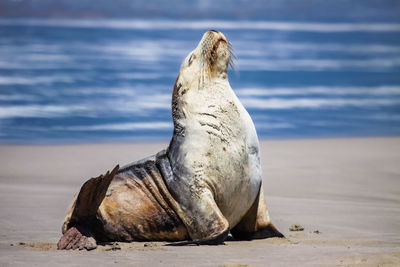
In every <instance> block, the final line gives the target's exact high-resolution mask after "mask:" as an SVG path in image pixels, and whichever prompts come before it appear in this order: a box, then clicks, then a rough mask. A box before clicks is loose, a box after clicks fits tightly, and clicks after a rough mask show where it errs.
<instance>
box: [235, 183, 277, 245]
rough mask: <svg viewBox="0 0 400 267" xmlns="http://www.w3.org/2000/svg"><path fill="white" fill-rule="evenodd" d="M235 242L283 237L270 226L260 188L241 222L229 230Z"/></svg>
mask: <svg viewBox="0 0 400 267" xmlns="http://www.w3.org/2000/svg"><path fill="white" fill-rule="evenodd" d="M231 234H232V235H233V237H234V238H235V239H237V240H251V239H263V238H269V237H284V235H283V234H282V233H281V232H279V231H278V229H276V227H275V226H274V225H273V224H272V222H271V220H270V218H269V215H268V210H267V206H266V204H265V199H264V193H263V189H262V186H260V191H259V193H258V195H257V198H256V200H255V201H254V203H253V205H252V206H251V208H250V209H249V211H248V212H247V213H246V215H245V216H244V217H243V218H242V220H241V221H240V222H239V223H238V224H237V225H236V226H235V227H234V228H233V229H232V230H231Z"/></svg>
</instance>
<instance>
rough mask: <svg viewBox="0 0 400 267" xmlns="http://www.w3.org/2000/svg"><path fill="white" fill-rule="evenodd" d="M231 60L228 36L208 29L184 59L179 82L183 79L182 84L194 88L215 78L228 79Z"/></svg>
mask: <svg viewBox="0 0 400 267" xmlns="http://www.w3.org/2000/svg"><path fill="white" fill-rule="evenodd" d="M230 62H231V52H230V44H229V42H228V40H227V39H226V37H225V36H224V35H223V34H222V33H221V32H218V31H215V30H210V31H207V32H206V33H204V35H203V37H202V39H201V40H200V42H199V44H198V45H197V47H196V48H195V49H194V50H193V51H192V52H190V53H189V54H188V55H187V57H186V58H185V59H184V60H183V62H182V65H181V69H180V72H179V76H178V78H177V82H179V80H181V81H180V82H181V83H182V84H185V85H187V86H189V88H194V87H202V86H203V85H204V84H205V83H207V82H208V81H212V80H215V79H227V78H228V75H227V72H228V66H229V64H230Z"/></svg>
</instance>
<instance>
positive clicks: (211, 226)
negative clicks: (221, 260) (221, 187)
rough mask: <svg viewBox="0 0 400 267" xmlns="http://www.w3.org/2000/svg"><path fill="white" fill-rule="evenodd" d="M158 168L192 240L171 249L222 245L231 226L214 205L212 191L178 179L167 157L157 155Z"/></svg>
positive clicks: (179, 243) (174, 206)
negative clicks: (181, 246)
mask: <svg viewBox="0 0 400 267" xmlns="http://www.w3.org/2000/svg"><path fill="white" fill-rule="evenodd" d="M157 164H158V166H159V168H160V171H161V173H162V174H163V177H164V180H165V182H166V185H167V187H168V189H169V191H170V193H171V195H172V198H173V199H174V201H171V203H170V205H171V206H172V207H173V208H174V210H175V212H176V213H177V214H178V216H179V217H180V219H181V220H182V222H183V223H184V225H185V226H186V229H187V231H188V234H189V236H190V238H191V239H192V240H191V241H183V242H178V243H171V245H174V244H175V245H190V244H197V245H202V244H204V245H211V244H213V245H217V244H222V243H223V242H224V240H225V239H226V237H227V236H228V233H229V223H228V221H227V219H226V218H225V217H224V215H222V212H221V211H220V210H219V208H218V206H217V204H216V203H215V200H214V196H213V194H212V192H211V191H210V189H209V188H208V187H207V186H206V185H204V184H199V183H198V184H196V183H194V182H193V183H192V180H190V179H184V178H182V177H179V176H178V175H176V173H174V172H173V171H172V169H171V165H170V161H169V159H168V158H167V156H166V155H165V154H164V155H158V160H157Z"/></svg>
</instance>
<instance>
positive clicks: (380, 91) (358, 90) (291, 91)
mask: <svg viewBox="0 0 400 267" xmlns="http://www.w3.org/2000/svg"><path fill="white" fill-rule="evenodd" d="M235 93H236V94H237V95H238V96H243V97H246V96H268V97H270V96H290V95H310V94H319V95H360V96H366V95H373V96H387V95H400V87H398V86H378V87H358V86H357V87H354V86H349V87H335V86H332V87H330V86H310V87H294V88H293V87H271V88H242V89H238V90H235Z"/></svg>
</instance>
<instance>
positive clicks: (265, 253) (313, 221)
mask: <svg viewBox="0 0 400 267" xmlns="http://www.w3.org/2000/svg"><path fill="white" fill-rule="evenodd" d="M166 146H167V142H165V143H140V144H101V145H79V146H78V145H76V146H14V145H2V146H0V211H1V216H0V266H35V265H37V266H43V265H44V266H47V265H52V266H54V265H67V266H77V265H83V264H85V265H92V266H95V265H96V266H102V265H110V264H113V263H118V264H120V265H121V266H125V265H133V266H147V265H166V266H182V265H185V266H221V265H227V266H230V265H233V266H235V265H238V264H241V265H249V266H268V265H270V266H277V265H279V266H293V265H346V266H347V265H360V266H377V265H382V266H399V265H400V138H352V139H320V140H316V139H314V140H313V139H310V140H284V141H262V142H261V152H262V155H261V158H262V164H263V172H264V176H263V179H264V182H263V183H264V190H265V193H266V199H267V205H268V208H269V211H270V215H271V217H272V220H273V222H274V223H275V225H276V226H277V227H278V229H279V230H281V231H282V232H283V233H284V234H285V235H286V237H287V238H286V239H276V238H274V239H265V240H254V241H245V242H243V241H240V242H237V241H227V242H225V245H220V246H187V247H165V246H163V244H164V243H162V242H134V243H114V244H108V245H105V246H99V248H98V249H96V250H94V251H90V252H86V251H57V250H56V249H55V248H56V242H57V241H58V239H59V237H60V235H61V233H60V231H61V230H60V229H61V224H62V221H63V218H64V215H65V211H66V209H67V207H68V205H69V204H70V202H71V201H72V198H73V196H74V194H75V193H76V192H77V191H78V190H79V188H80V186H81V185H82V183H83V182H84V181H86V180H87V179H88V178H90V177H93V176H97V175H98V174H101V173H104V172H105V171H106V170H108V169H111V168H113V167H114V165H116V164H120V165H124V164H127V163H130V162H132V161H135V160H138V159H141V158H143V157H145V156H148V155H151V154H154V153H156V152H158V151H159V150H161V149H163V148H165V147H166ZM293 224H300V225H301V226H302V227H304V230H303V231H299V232H292V231H290V230H289V228H290V227H291V225H293Z"/></svg>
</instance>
